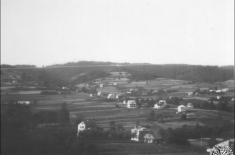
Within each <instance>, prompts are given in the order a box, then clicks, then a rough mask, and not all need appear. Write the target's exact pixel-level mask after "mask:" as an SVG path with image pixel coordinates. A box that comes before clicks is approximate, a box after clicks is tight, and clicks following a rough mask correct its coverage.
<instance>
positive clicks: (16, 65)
mask: <svg viewBox="0 0 235 155" xmlns="http://www.w3.org/2000/svg"><path fill="white" fill-rule="evenodd" d="M78 62H98V63H99V62H100V63H114V64H115V63H117V64H119V63H121V64H124V63H128V64H133V65H135V64H150V65H196V66H197V65H198V66H218V67H226V66H234V64H232V65H221V66H219V65H200V64H184V63H177V64H176V63H175V64H173V63H169V64H154V63H147V62H139V63H138V62H136V63H130V62H111V61H86V60H81V61H76V62H75V61H74V62H66V63H55V64H49V65H43V66H37V65H35V64H6V63H4V64H3V63H1V65H11V66H17V65H19V66H21V65H32V66H36V67H38V68H41V67H46V66H52V65H65V64H67V63H78Z"/></svg>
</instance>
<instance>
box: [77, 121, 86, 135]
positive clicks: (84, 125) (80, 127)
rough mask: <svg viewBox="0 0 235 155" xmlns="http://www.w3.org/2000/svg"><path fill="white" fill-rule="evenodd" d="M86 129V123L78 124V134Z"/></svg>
mask: <svg viewBox="0 0 235 155" xmlns="http://www.w3.org/2000/svg"><path fill="white" fill-rule="evenodd" d="M85 129H86V124H85V123H84V122H81V123H80V124H78V133H79V132H81V131H84V130H85Z"/></svg>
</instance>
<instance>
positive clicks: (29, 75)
mask: <svg viewBox="0 0 235 155" xmlns="http://www.w3.org/2000/svg"><path fill="white" fill-rule="evenodd" d="M114 64H116V63H111V62H89V61H82V62H77V63H66V64H63V65H53V66H58V67H55V68H53V66H49V67H48V68H47V67H45V68H37V69H27V68H26V69H19V71H20V72H21V74H22V76H23V77H24V79H25V81H33V80H34V81H35V80H38V81H40V80H41V81H44V83H45V85H47V86H48V85H49V83H50V84H51V85H58V84H59V83H60V84H61V85H68V84H69V83H70V82H71V79H73V80H72V84H78V83H83V82H88V81H91V80H94V79H97V78H103V77H107V76H109V74H108V73H109V72H110V71H118V72H123V71H126V72H128V73H130V74H131V75H130V76H129V78H130V80H134V81H140V80H152V79H155V78H171V79H179V80H188V81H192V82H209V83H213V82H220V81H226V80H230V79H234V66H225V67H218V66H200V65H184V64H182V65H181V64H179V65H149V64H136V65H135V64H127V63H122V64H121V65H125V66H119V67H117V66H114ZM102 65H107V66H102ZM108 65H110V66H108ZM21 66H24V65H21ZM69 66H71V67H69ZM76 66H77V67H76ZM1 67H2V68H4V67H5V68H11V66H10V65H1ZM28 67H32V65H28ZM50 67H52V68H50Z"/></svg>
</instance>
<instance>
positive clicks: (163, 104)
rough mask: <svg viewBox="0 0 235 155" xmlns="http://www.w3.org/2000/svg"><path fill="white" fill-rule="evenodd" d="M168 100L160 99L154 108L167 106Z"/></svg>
mask: <svg viewBox="0 0 235 155" xmlns="http://www.w3.org/2000/svg"><path fill="white" fill-rule="evenodd" d="M166 105H167V104H166V101H165V100H160V101H159V102H158V103H156V104H155V105H154V107H153V108H154V109H162V108H165V107H166Z"/></svg>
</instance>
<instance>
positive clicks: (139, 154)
mask: <svg viewBox="0 0 235 155" xmlns="http://www.w3.org/2000/svg"><path fill="white" fill-rule="evenodd" d="M92 142H93V143H95V144H96V145H97V149H98V151H99V154H101V155H110V154H112V155H153V154H161V155H167V154H169V155H170V154H183V155H199V154H200V155H204V154H206V150H205V149H203V148H201V147H195V146H189V147H185V146H175V145H154V144H145V143H138V142H129V141H127V142H125V141H110V140H95V141H94V140H93V141H92ZM207 154H208V153H207Z"/></svg>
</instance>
